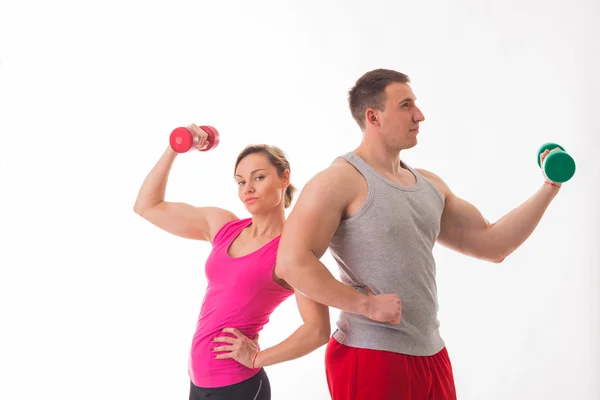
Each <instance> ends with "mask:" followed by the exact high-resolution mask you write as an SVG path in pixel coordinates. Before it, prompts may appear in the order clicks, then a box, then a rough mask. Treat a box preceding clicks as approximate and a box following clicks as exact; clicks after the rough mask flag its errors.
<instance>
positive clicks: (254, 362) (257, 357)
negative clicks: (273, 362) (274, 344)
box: [252, 351, 263, 369]
mask: <svg viewBox="0 0 600 400" xmlns="http://www.w3.org/2000/svg"><path fill="white" fill-rule="evenodd" d="M260 353H261V352H260V351H257V352H256V354H254V357H253V358H252V368H253V369H258V368H262V367H263V366H262V364H261V359H260Z"/></svg>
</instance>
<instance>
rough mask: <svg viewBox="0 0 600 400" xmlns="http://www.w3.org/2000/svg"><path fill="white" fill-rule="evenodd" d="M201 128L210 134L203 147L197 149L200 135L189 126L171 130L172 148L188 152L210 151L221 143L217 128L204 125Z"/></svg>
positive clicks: (180, 151) (178, 151) (170, 140)
mask: <svg viewBox="0 0 600 400" xmlns="http://www.w3.org/2000/svg"><path fill="white" fill-rule="evenodd" d="M200 129H202V130H203V131H204V132H206V134H207V135H208V139H207V140H206V143H205V144H204V146H203V147H202V148H200V149H196V146H197V145H198V142H199V140H198V136H197V135H196V133H195V132H193V131H191V130H189V129H188V128H175V129H174V130H173V132H171V136H170V137H169V143H170V144H171V148H172V149H173V150H174V151H176V152H177V153H187V152H188V151H192V150H199V151H208V150H210V149H214V148H215V147H217V146H218V145H219V132H218V131H217V130H216V129H215V128H213V127H212V126H206V125H203V126H200Z"/></svg>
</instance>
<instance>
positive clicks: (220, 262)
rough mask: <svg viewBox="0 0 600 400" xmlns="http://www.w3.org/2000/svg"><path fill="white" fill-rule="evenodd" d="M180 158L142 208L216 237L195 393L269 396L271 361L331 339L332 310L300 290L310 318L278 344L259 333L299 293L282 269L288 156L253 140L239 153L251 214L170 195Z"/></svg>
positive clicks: (200, 397) (159, 220)
mask: <svg viewBox="0 0 600 400" xmlns="http://www.w3.org/2000/svg"><path fill="white" fill-rule="evenodd" d="M188 129H190V130H193V131H195V132H196V133H197V134H198V136H199V137H200V141H199V143H198V144H197V147H198V148H202V146H203V145H204V144H205V142H206V140H207V137H208V136H207V134H206V133H205V132H204V131H203V130H202V129H200V128H199V127H198V126H197V125H195V124H192V125H190V126H189V127H188ZM176 156H177V153H176V152H174V151H173V150H172V149H171V148H170V147H167V149H166V150H165V152H164V154H163V155H162V157H161V158H160V159H159V160H158V162H157V163H156V165H155V166H154V168H153V169H152V170H151V171H150V173H149V174H148V176H147V177H146V179H145V180H144V182H143V184H142V187H141V189H140V191H139V194H138V197H137V200H136V202H135V206H134V211H135V212H136V213H137V214H139V215H140V216H142V217H143V218H144V219H146V220H148V221H149V222H151V223H152V224H154V225H156V226H158V227H159V228H161V229H163V230H165V231H167V232H170V233H172V234H174V235H177V236H180V237H184V238H187V239H196V240H204V241H207V242H210V243H211V244H212V251H211V253H210V255H209V257H208V259H207V261H206V266H205V269H206V276H207V280H208V289H207V291H206V294H205V296H204V299H203V301H202V307H201V310H200V316H199V319H198V323H197V326H196V333H195V334H194V337H193V340H192V346H191V351H190V357H189V367H188V374H189V377H190V396H189V398H190V400H204V399H206V398H210V400H230V399H231V400H233V399H235V400H243V399H249V400H268V399H270V398H271V387H270V383H269V379H268V377H267V374H266V372H265V371H264V368H263V367H265V366H268V365H273V364H276V363H280V362H284V361H288V360H292V359H295V358H298V357H301V356H303V355H306V354H308V353H310V352H311V351H313V350H315V349H317V348H319V347H320V346H322V345H324V344H326V343H327V341H328V340H329V336H330V324H329V311H328V309H327V307H326V306H323V305H321V304H318V303H315V302H313V301H312V300H310V299H308V298H306V297H304V296H302V295H301V294H299V293H296V301H297V304H298V307H299V310H300V314H301V316H302V319H303V322H304V323H303V325H302V326H301V327H300V328H299V329H297V330H296V331H295V332H294V333H293V334H292V335H291V336H290V337H288V338H287V339H286V340H284V341H283V342H281V343H279V344H278V345H276V346H273V347H271V348H268V349H265V350H261V351H259V348H258V343H257V338H258V332H259V331H260V330H261V329H262V328H263V326H264V325H265V324H266V323H267V321H268V319H269V316H270V314H271V313H272V312H273V310H274V309H275V308H276V307H277V306H278V305H279V304H281V303H282V302H283V301H284V300H285V299H287V298H288V297H289V296H291V295H292V294H293V293H294V291H293V288H292V287H291V286H289V285H288V284H287V283H286V282H285V281H283V280H282V279H280V278H278V277H277V276H276V275H275V268H274V267H275V260H276V255H277V247H278V244H279V239H280V234H281V232H282V230H283V224H284V222H285V208H287V207H289V206H290V204H291V201H292V196H293V194H294V191H295V188H294V187H293V185H291V184H290V166H289V162H288V161H287V159H286V157H285V155H284V154H283V153H282V152H281V150H279V149H278V148H276V147H272V146H266V145H255V146H248V147H246V148H245V149H244V150H243V151H242V152H241V153H240V155H239V156H238V158H237V161H236V163H235V169H234V170H235V181H236V183H237V185H238V195H239V198H240V200H241V201H242V202H243V203H244V205H245V206H246V209H247V210H248V212H249V213H250V214H251V217H250V218H244V219H240V218H238V217H237V216H235V215H234V214H233V213H231V212H230V211H227V210H224V209H221V208H217V207H194V206H191V205H189V204H184V203H173V202H166V201H164V195H165V190H166V184H167V179H168V175H169V172H170V170H171V166H172V165H173V161H174V160H175V158H176ZM249 338H253V339H254V340H251V339H249ZM209 396H210V397H209Z"/></svg>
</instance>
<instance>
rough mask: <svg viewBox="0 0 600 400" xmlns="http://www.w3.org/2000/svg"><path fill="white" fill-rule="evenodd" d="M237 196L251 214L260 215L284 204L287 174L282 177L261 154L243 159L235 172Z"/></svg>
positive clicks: (287, 182)
mask: <svg viewBox="0 0 600 400" xmlns="http://www.w3.org/2000/svg"><path fill="white" fill-rule="evenodd" d="M235 181H236V182H237V185H238V196H239V197H240V200H241V201H242V202H243V203H244V205H245V206H246V209H247V210H248V211H249V212H250V213H251V214H261V213H266V212H269V211H270V210H272V209H274V208H277V207H280V206H281V205H283V204H284V200H285V189H286V188H287V187H288V185H289V172H288V171H285V172H284V174H283V177H279V175H278V174H277V168H275V166H274V165H273V164H271V162H270V161H269V159H268V158H267V156H265V155H264V154H261V153H253V154H250V155H248V156H246V157H244V158H243V159H242V160H241V161H240V163H239V164H238V166H237V169H236V171H235Z"/></svg>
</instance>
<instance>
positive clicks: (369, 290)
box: [365, 286, 375, 296]
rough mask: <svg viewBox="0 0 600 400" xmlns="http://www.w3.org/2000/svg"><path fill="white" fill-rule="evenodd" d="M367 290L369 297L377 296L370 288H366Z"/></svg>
mask: <svg viewBox="0 0 600 400" xmlns="http://www.w3.org/2000/svg"><path fill="white" fill-rule="evenodd" d="M365 290H366V291H367V295H368V296H375V294H374V293H373V292H372V291H371V289H369V287H368V286H365Z"/></svg>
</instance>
